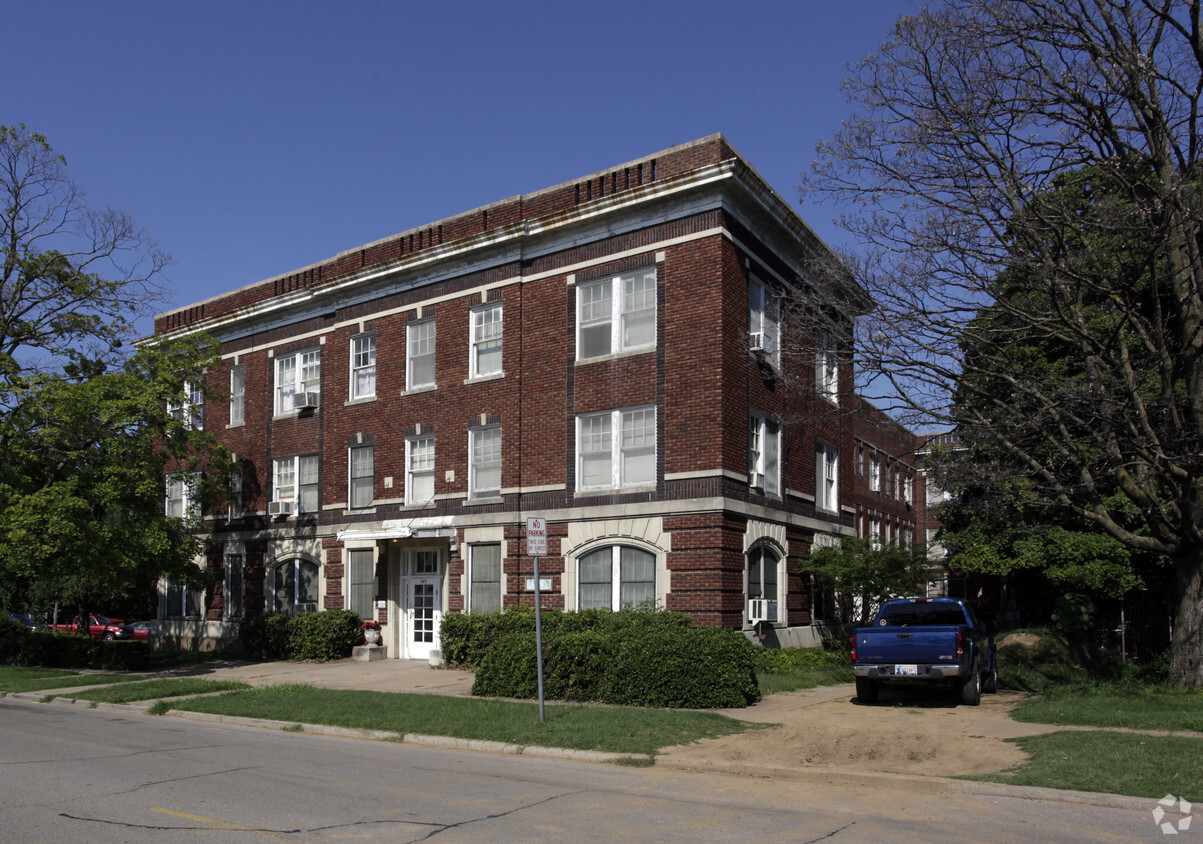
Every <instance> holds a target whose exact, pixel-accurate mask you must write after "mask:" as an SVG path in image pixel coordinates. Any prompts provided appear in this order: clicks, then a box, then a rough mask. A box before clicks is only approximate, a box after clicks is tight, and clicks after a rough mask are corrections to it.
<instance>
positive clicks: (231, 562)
mask: <svg viewBox="0 0 1203 844" xmlns="http://www.w3.org/2000/svg"><path fill="white" fill-rule="evenodd" d="M242 567H243V559H242V555H241V554H226V565H225V584H224V586H223V590H224V591H223V597H224V599H225V610H224V613H223V617H224V618H225V620H226V621H232V620H233V619H236V618H242V598H243V592H244V591H245V583H244V580H245V579H244V577H243V568H242Z"/></svg>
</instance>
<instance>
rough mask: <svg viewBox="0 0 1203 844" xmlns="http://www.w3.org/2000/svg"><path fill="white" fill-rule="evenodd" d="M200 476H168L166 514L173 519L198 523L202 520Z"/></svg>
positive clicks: (186, 473) (183, 474) (190, 473)
mask: <svg viewBox="0 0 1203 844" xmlns="http://www.w3.org/2000/svg"><path fill="white" fill-rule="evenodd" d="M199 489H200V475H199V474H195V473H192V472H177V473H175V474H171V475H168V476H167V496H166V501H165V503H164V512H165V513H166V514H167V515H168V516H171V517H173V518H177V519H183V520H184V521H196V520H198V519H199V518H200V496H199V494H198V493H199Z"/></svg>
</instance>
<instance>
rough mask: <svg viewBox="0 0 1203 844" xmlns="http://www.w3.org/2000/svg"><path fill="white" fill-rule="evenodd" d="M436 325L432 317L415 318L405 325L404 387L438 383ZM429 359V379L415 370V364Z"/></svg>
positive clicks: (412, 387) (417, 387) (413, 387)
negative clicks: (425, 379)
mask: <svg viewBox="0 0 1203 844" xmlns="http://www.w3.org/2000/svg"><path fill="white" fill-rule="evenodd" d="M437 344H438V327H437V325H436V324H435V321H434V319H433V318H431V319H422V320H416V321H414V322H411V323H409V325H407V326H406V327H405V389H406V390H407V391H409V390H420V389H428V388H432V387H435V386H436V385H437V383H438V372H437V369H438V366H437V361H438V359H437V358H436V356H435V355H436V351H437V348H438V345H437ZM427 359H429V361H430V380H428V381H419V380H418V379H419V378H421V377H424V376H422V375H420V374H418V373H416V372H415V369H417V364H419V363H425V362H426V361H427Z"/></svg>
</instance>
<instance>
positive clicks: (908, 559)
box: [800, 536, 931, 627]
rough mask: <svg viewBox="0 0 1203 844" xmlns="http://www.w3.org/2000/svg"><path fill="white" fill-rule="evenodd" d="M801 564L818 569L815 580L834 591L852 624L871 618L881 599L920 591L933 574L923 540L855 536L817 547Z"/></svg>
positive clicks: (862, 623)
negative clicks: (906, 543)
mask: <svg viewBox="0 0 1203 844" xmlns="http://www.w3.org/2000/svg"><path fill="white" fill-rule="evenodd" d="M800 564H801V566H802V568H803V569H804V570H805V571H808V572H810V573H812V574H813V575H814V578H815V585H816V586H818V587H819V588H821V589H824V590H830V591H832V592H834V593H835V597H836V601H837V604H838V606H839V607H840V616H841V617H840V620H841V621H843V622H844V623H845V624H848V625H850V626H853V627H864V626H866V625H868V624H870V623H871V622H872V621H873V618H874V617H875V616H876V615H877V610H878V609H880V607H881V605H882V602H884V601H886V600H888V599H890V598H900V597H904V596H907V595H914V594H915V593H916V591H921V588H922V587H923V585H924V584H925V583H926V582H927V580H928V579H929V577H930V575H931V566H930V565H929V564H928V562H927V558H926V555H925V554H924V552H923V551H922V549H921V548H920V547H919V546H915V547H913V548H904V547H902V546H900V545H895V544H893V543H891V544H889V545H881V546H877V545H876V544H875V543H873V542H871V541H870V540H868V539H863V538H858V537H851V536H844V537H841V538H840V541H839V544H838V545H829V546H826V547H823V548H820V549H818V550H816V551H815V552H814V553H813V554H811V555H810V556H809V557H807V558H806V559H804V560H802V561H801V563H800Z"/></svg>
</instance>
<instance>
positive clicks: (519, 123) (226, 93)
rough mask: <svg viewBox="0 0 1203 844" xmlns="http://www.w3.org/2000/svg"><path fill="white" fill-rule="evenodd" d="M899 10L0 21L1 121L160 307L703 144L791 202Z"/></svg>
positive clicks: (312, 12)
mask: <svg viewBox="0 0 1203 844" xmlns="http://www.w3.org/2000/svg"><path fill="white" fill-rule="evenodd" d="M914 5H915V4H914V3H913V2H909V0H894V1H893V2H889V0H860V2H857V3H852V4H844V3H831V2H829V0H823V2H819V0H793V2H777V0H766V2H756V1H755V0H753V2H749V3H745V4H742V6H740V5H738V4H734V3H730V2H724V3H717V2H710V0H695V2H655V0H646V2H626V0H621V1H620V2H608V3H572V2H563V1H562V0H561V2H555V3H550V2H548V3H544V2H532V3H518V2H509V3H503V2H494V3H483V2H458V1H457V0H440V2H425V3H406V2H342V3H337V4H335V3H318V2H309V0H294V2H288V3H284V2H270V3H269V2H254V0H239V2H225V1H224V0H222V2H195V3H181V2H170V0H169V2H150V1H149V0H146V1H145V2H125V0H110V2H95V0H89V2H83V0H79V1H78V2H62V1H61V0H38V2H34V3H10V4H7V6H6V8H5V12H4V21H5V25H4V28H5V31H6V33H7V37H6V39H5V41H6V43H5V51H4V52H5V66H6V68H7V71H6V74H5V76H6V84H5V86H4V89H3V90H2V91H0V123H3V124H8V125H13V124H16V123H25V124H26V126H27V127H28V128H29V129H31V130H33V131H37V132H40V133H42V134H44V135H46V136H47V137H48V139H49V141H50V143H51V144H52V145H53V146H54V147H55V148H56V150H58V151H59V152H61V153H62V154H64V155H65V156H66V157H67V162H68V166H69V172H70V173H71V175H72V177H73V178H74V179H75V180H76V181H77V182H79V183H80V185H81V186H82V187H83V188H84V190H85V191H86V192H87V193H88V197H89V199H90V201H91V202H92V204H94V205H96V206H101V207H104V206H108V207H113V208H120V209H122V210H125V211H127V212H129V213H130V214H131V215H133V217H134V218H135V219H136V220H137V221H138V222H139V223H140V224H141V225H142V226H144V227H145V228H146V229H147V230H148V231H149V233H150V235H151V236H152V237H153V238H154V240H155V241H157V242H158V244H159V245H160V246H161V247H162V248H163V249H164V250H165V251H167V252H168V253H170V254H171V255H172V256H173V257H174V259H175V260H174V263H173V264H172V265H171V266H170V267H169V268H168V270H167V274H166V281H167V283H168V286H169V288H170V290H171V296H172V299H171V302H170V306H173V307H174V306H177V305H184V304H188V303H190V302H195V301H198V300H200V299H203V298H206V297H208V296H212V295H215V294H218V293H221V292H223V291H226V290H231V289H233V288H235V287H239V286H242V285H245V284H250V283H252V282H255V281H259V280H261V279H264V278H269V277H271V276H274V275H278V274H281V273H285V272H288V271H290V270H293V269H296V268H298V267H302V266H305V265H308V264H311V263H314V262H316V261H320V260H323V259H325V258H328V257H331V256H333V255H334V254H336V253H338V252H340V251H342V250H344V249H350V248H353V247H355V246H358V245H360V244H363V243H367V242H369V241H373V240H376V239H379V238H382V237H387V236H388V235H392V234H396V233H397V232H401V231H404V230H406V229H409V228H413V227H416V226H420V225H423V224H425V223H429V222H433V221H435V220H438V219H441V218H443V217H447V216H451V215H453V214H458V213H460V212H463V211H467V210H470V209H472V208H475V207H478V206H481V205H485V204H488V203H490V202H495V201H497V200H500V199H504V198H506V197H509V196H513V195H516V194H519V193H526V192H530V191H534V190H539V189H541V188H545V187H549V186H551V185H554V184H558V183H560V182H564V181H569V180H572V179H575V178H577V177H579V176H583V175H585V174H588V173H591V172H594V171H596V170H602V169H605V168H607V167H610V166H612V165H615V164H619V163H622V162H624V161H628V160H631V159H634V158H638V157H640V156H643V155H647V154H649V153H652V152H656V151H658V150H661V149H665V148H667V147H670V146H672V145H673V144H677V143H683V142H686V141H691V140H694V139H696V138H699V137H702V136H705V135H708V134H711V133H713V132H722V133H723V134H724V135H726V136H727V138H728V139H729V140H730V141H731V143H732V144H733V145H734V146H735V148H736V149H738V150H739V151H740V153H741V154H742V155H743V156H744V157H745V158H747V159H748V160H749V161H750V162H751V164H752V165H753V166H754V167H756V168H757V170H759V171H760V173H761V174H762V175H763V176H764V177H765V178H766V179H767V180H768V182H769V183H770V184H771V185H772V186H773V187H774V188H776V189H777V190H778V191H779V192H780V193H781V194H782V195H783V196H784V197H785V198H786V199H787V200H788V201H790V202H793V203H795V204H796V203H797V202H798V195H797V190H796V188H797V184H798V182H799V174H800V173H801V172H802V171H803V170H805V169H806V168H807V167H808V166H809V165H810V162H811V161H812V159H813V152H814V146H815V143H816V141H818V140H819V139H820V138H822V137H830V135H831V134H832V133H833V132H834V131H835V130H836V129H837V128H838V126H839V124H840V121H841V120H842V119H843V118H845V117H846V116H847V115H848V114H849V113H850V112H851V109H852V106H851V105H850V104H849V103H848V102H847V101H846V99H845V97H844V95H843V93H842V92H841V91H840V82H841V81H842V80H843V78H844V77H845V76H846V75H847V73H846V69H847V66H848V65H849V64H851V63H854V62H856V61H857V60H858V59H860V58H861V57H862V56H864V55H866V54H868V53H870V52H872V51H873V50H874V49H875V48H876V46H877V45H878V44H879V43H880V42H881V40H882V39H883V37H884V36H885V34H886V32H887V31H888V29H889V27H890V26H891V25H892V23H893V21H894V20H895V19H896V18H897V16H898V15H899V14H902V13H904V12H905V11H907V10H908V9H910V8H912V7H913V6H914ZM18 68H19V69H20V70H19V72H18V71H17V70H16V69H18ZM799 211H800V213H801V214H802V216H803V217H804V218H805V219H806V220H807V222H809V223H810V224H811V226H812V227H813V228H814V229H815V230H816V231H817V232H818V233H819V234H820V236H822V237H823V238H824V239H826V240H827V241H828V242H829V243H831V244H832V245H837V246H854V244H850V243H848V242H847V239H846V238H845V236H844V235H843V233H842V232H840V231H839V230H838V229H836V228H835V227H834V226H833V225H832V224H831V219H832V218H833V217H834V216H835V214H836V209H833V208H830V207H826V206H818V205H811V204H808V205H804V206H802V207H800V208H799ZM149 328H150V323H149V321H146V329H147V331H149Z"/></svg>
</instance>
